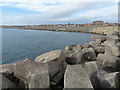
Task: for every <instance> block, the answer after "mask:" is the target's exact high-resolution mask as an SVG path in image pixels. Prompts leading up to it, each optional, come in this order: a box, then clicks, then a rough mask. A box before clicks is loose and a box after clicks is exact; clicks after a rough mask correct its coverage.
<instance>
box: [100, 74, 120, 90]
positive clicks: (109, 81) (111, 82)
mask: <svg viewBox="0 0 120 90" xmlns="http://www.w3.org/2000/svg"><path fill="white" fill-rule="evenodd" d="M100 84H101V86H102V88H120V73H119V72H114V73H109V74H105V75H104V76H103V78H102V79H100Z"/></svg>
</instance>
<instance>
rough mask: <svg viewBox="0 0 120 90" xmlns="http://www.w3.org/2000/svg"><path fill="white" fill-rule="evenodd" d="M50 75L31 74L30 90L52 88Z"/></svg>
mask: <svg viewBox="0 0 120 90" xmlns="http://www.w3.org/2000/svg"><path fill="white" fill-rule="evenodd" d="M49 82H50V81H49V75H48V73H36V74H31V77H30V82H29V88H40V89H41V88H50V83H49Z"/></svg>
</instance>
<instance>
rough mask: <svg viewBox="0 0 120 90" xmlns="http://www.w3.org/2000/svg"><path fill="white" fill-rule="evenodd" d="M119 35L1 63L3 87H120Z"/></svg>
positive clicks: (114, 33)
mask: <svg viewBox="0 0 120 90" xmlns="http://www.w3.org/2000/svg"><path fill="white" fill-rule="evenodd" d="M119 36H120V32H111V33H109V34H107V36H92V37H91V39H92V40H93V41H91V42H89V43H85V44H81V45H80V44H79V45H69V46H66V47H65V48H64V49H63V50H61V49H60V50H54V51H51V52H47V53H44V54H42V55H39V56H37V57H36V58H35V59H34V60H33V59H29V58H26V59H24V60H20V61H16V62H14V63H10V64H2V65H0V73H1V74H2V79H3V81H4V82H3V88H4V87H6V88H26V89H29V88H39V89H43V88H44V89H45V88H51V90H54V88H60V89H61V90H62V89H63V88H64V89H65V88H73V87H74V88H93V89H94V88H120V82H117V81H119V79H120V72H119V71H120V66H119V65H120V57H119V56H120V50H119V48H120V44H119V40H120V37H119ZM114 37H117V38H114ZM95 72H96V73H95ZM83 79H84V80H83ZM114 79H115V80H114ZM8 80H9V81H8ZM96 80H98V81H99V82H101V83H99V82H97V81H96ZM111 80H112V82H113V83H115V84H113V83H111ZM74 82H78V83H77V84H74ZM6 83H7V86H6ZM108 84H109V85H108ZM71 85H72V87H71Z"/></svg>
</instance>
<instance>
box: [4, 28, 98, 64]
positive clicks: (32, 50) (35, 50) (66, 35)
mask: <svg viewBox="0 0 120 90" xmlns="http://www.w3.org/2000/svg"><path fill="white" fill-rule="evenodd" d="M93 35H96V34H88V33H76V32H54V31H41V30H27V29H2V63H3V64H5V63H12V62H14V61H18V60H23V59H25V58H33V59H34V58H35V57H36V56H38V55H41V54H43V53H45V52H49V51H53V50H57V49H64V47H65V46H67V45H71V44H84V43H87V42H90V41H91V36H93Z"/></svg>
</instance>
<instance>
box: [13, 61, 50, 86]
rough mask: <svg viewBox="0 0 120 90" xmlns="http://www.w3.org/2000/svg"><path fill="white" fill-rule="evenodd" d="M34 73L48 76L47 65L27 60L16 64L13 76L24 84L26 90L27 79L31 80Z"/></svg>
mask: <svg viewBox="0 0 120 90" xmlns="http://www.w3.org/2000/svg"><path fill="white" fill-rule="evenodd" d="M36 73H38V74H39V73H41V74H43V73H45V74H46V75H48V76H49V74H48V65H47V63H38V62H34V61H31V60H28V59H27V60H24V61H22V62H19V63H17V65H16V66H15V72H14V74H15V76H16V77H18V78H19V79H20V80H22V81H23V82H24V84H25V86H26V88H28V84H29V79H31V75H32V74H36ZM46 87H47V86H46Z"/></svg>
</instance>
